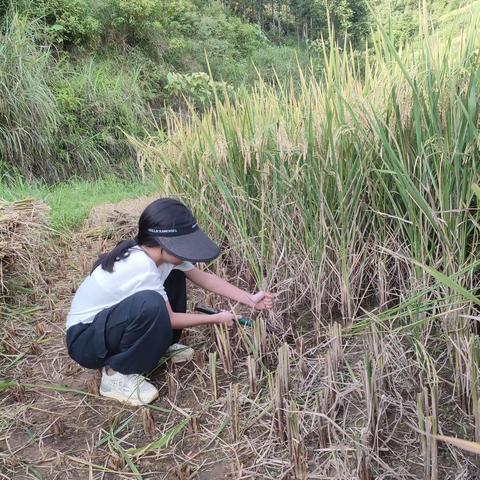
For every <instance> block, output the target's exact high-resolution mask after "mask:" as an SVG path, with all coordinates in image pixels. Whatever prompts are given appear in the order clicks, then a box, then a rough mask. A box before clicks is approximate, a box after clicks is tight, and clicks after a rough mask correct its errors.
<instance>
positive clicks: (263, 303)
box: [250, 291, 273, 310]
mask: <svg viewBox="0 0 480 480" xmlns="http://www.w3.org/2000/svg"><path fill="white" fill-rule="evenodd" d="M250 299H251V300H252V303H253V308H256V309H257V310H271V309H272V308H273V295H272V294H271V293H268V292H263V291H260V292H258V293H255V294H253V295H250Z"/></svg>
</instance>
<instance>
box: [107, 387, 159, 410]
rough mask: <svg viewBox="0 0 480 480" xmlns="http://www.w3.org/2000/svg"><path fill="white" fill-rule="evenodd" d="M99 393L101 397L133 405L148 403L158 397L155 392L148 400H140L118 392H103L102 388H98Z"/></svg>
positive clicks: (138, 405)
mask: <svg viewBox="0 0 480 480" xmlns="http://www.w3.org/2000/svg"><path fill="white" fill-rule="evenodd" d="M100 395H102V397H107V398H112V399H113V400H117V401H118V402H121V403H126V404H127V405H132V406H134V407H140V406H141V405H148V404H149V403H151V402H153V401H154V400H155V399H157V398H158V392H157V393H156V394H155V395H154V396H153V397H152V398H151V399H150V400H147V401H144V402H142V401H141V400H138V399H136V398H133V397H125V396H123V395H120V394H119V393H115V392H103V391H102V389H100Z"/></svg>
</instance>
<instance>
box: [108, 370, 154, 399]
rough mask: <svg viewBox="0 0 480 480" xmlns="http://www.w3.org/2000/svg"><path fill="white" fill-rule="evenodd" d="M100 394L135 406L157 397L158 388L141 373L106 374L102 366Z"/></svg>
mask: <svg viewBox="0 0 480 480" xmlns="http://www.w3.org/2000/svg"><path fill="white" fill-rule="evenodd" d="M100 395H103V396H104V397H109V398H114V399H115V400H118V401H120V402H123V403H128V404H129V405H135V406H137V405H144V404H146V403H150V402H152V401H153V400H155V399H156V398H157V397H158V390H157V389H156V388H155V387H154V386H153V385H152V384H151V383H149V382H147V381H146V379H145V377H143V376H142V375H138V374H137V373H134V374H131V375H124V374H123V373H120V372H115V373H114V374H113V375H107V372H106V371H105V367H104V368H102V381H101V382H100Z"/></svg>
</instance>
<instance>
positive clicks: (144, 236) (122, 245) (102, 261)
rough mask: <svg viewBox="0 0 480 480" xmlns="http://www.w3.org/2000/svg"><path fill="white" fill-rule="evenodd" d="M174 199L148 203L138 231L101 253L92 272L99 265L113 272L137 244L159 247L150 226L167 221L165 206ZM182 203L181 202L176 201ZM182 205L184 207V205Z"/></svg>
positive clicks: (139, 222) (161, 199)
mask: <svg viewBox="0 0 480 480" xmlns="http://www.w3.org/2000/svg"><path fill="white" fill-rule="evenodd" d="M172 201H174V200H173V199H171V198H160V199H158V200H155V201H154V202H152V203H151V204H150V205H148V206H147V207H146V208H145V210H144V211H143V212H142V214H141V215H140V219H139V221H138V233H137V235H136V236H135V237H134V238H132V239H130V240H122V241H120V242H118V243H117V245H116V246H115V247H114V248H113V250H111V251H110V252H108V253H103V254H101V255H99V257H98V258H97V260H96V261H95V263H94V264H93V267H92V270H91V271H90V273H92V272H93V271H94V270H95V269H96V268H97V267H98V266H99V265H101V266H102V268H103V270H106V271H107V272H110V273H112V272H113V267H114V265H115V262H118V261H119V260H122V259H124V258H126V257H128V256H129V251H128V250H129V249H130V248H132V247H134V246H135V245H144V246H146V247H159V246H160V245H159V243H158V241H157V240H156V239H155V237H154V236H153V235H152V234H151V233H150V232H149V228H152V227H155V226H157V225H159V224H164V223H165V213H166V212H165V210H166V209H165V207H166V205H167V204H171V202H172ZM175 203H178V204H180V205H182V204H181V203H180V202H175ZM182 207H184V206H183V205H182ZM184 208H185V207H184Z"/></svg>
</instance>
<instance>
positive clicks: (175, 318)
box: [170, 312, 216, 330]
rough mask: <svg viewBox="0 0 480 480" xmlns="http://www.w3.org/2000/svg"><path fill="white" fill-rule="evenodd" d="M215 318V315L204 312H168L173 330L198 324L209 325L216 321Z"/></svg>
mask: <svg viewBox="0 0 480 480" xmlns="http://www.w3.org/2000/svg"><path fill="white" fill-rule="evenodd" d="M215 320H216V318H215V315H207V314H204V313H179V312H171V313H170V323H171V325H172V328H173V329H175V330H181V329H182V328H189V327H196V326H198V325H207V324H209V325H210V324H212V323H216V322H215Z"/></svg>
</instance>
